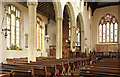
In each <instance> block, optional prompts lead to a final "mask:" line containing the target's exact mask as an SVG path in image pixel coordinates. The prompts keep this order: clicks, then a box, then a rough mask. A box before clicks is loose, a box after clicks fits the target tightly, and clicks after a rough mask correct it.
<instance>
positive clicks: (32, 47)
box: [28, 2, 37, 62]
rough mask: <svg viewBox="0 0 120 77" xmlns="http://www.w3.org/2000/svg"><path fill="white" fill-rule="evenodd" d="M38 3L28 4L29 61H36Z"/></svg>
mask: <svg viewBox="0 0 120 77" xmlns="http://www.w3.org/2000/svg"><path fill="white" fill-rule="evenodd" d="M36 7H37V3H36V2H28V25H29V27H28V28H29V34H28V48H29V49H28V61H29V62H30V61H36V56H35V51H36V49H37V48H36V47H37V46H36V44H37V41H36Z"/></svg>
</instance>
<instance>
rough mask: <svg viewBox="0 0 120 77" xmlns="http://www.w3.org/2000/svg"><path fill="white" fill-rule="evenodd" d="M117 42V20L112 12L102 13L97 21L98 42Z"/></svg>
mask: <svg viewBox="0 0 120 77" xmlns="http://www.w3.org/2000/svg"><path fill="white" fill-rule="evenodd" d="M117 42H118V22H117V19H116V17H115V16H113V15H112V14H106V15H104V16H103V17H102V18H101V20H100V23H99V43H117Z"/></svg>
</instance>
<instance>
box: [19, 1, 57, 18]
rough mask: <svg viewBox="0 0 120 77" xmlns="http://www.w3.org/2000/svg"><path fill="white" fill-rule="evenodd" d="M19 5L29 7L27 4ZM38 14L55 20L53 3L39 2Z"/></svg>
mask: <svg viewBox="0 0 120 77" xmlns="http://www.w3.org/2000/svg"><path fill="white" fill-rule="evenodd" d="M19 4H21V5H23V6H25V7H27V2H19ZM37 12H38V13H40V14H42V15H43V16H45V17H47V18H50V19H52V20H55V11H54V6H53V3H52V2H38V6H37Z"/></svg>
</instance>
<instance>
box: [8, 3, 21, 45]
mask: <svg viewBox="0 0 120 77" xmlns="http://www.w3.org/2000/svg"><path fill="white" fill-rule="evenodd" d="M18 12H19V16H17V13H18ZM7 28H8V29H10V31H8V32H7V35H8V36H7V47H10V46H11V45H12V44H13V45H17V47H20V10H19V9H18V8H16V7H15V6H14V5H8V12H7Z"/></svg>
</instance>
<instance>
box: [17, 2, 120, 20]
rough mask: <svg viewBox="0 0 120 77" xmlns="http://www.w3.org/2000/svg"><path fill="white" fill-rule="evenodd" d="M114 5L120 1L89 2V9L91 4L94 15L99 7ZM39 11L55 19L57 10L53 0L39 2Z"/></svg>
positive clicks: (22, 3)
mask: <svg viewBox="0 0 120 77" xmlns="http://www.w3.org/2000/svg"><path fill="white" fill-rule="evenodd" d="M19 4H21V5H23V6H25V7H27V2H19ZM114 5H120V2H87V9H88V8H89V6H90V7H91V9H92V15H93V13H94V11H95V10H96V9H98V8H102V7H106V6H114ZM37 12H38V13H40V14H42V15H43V16H45V17H47V18H50V19H52V20H54V21H55V11H54V6H53V3H52V2H38V6H37Z"/></svg>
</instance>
